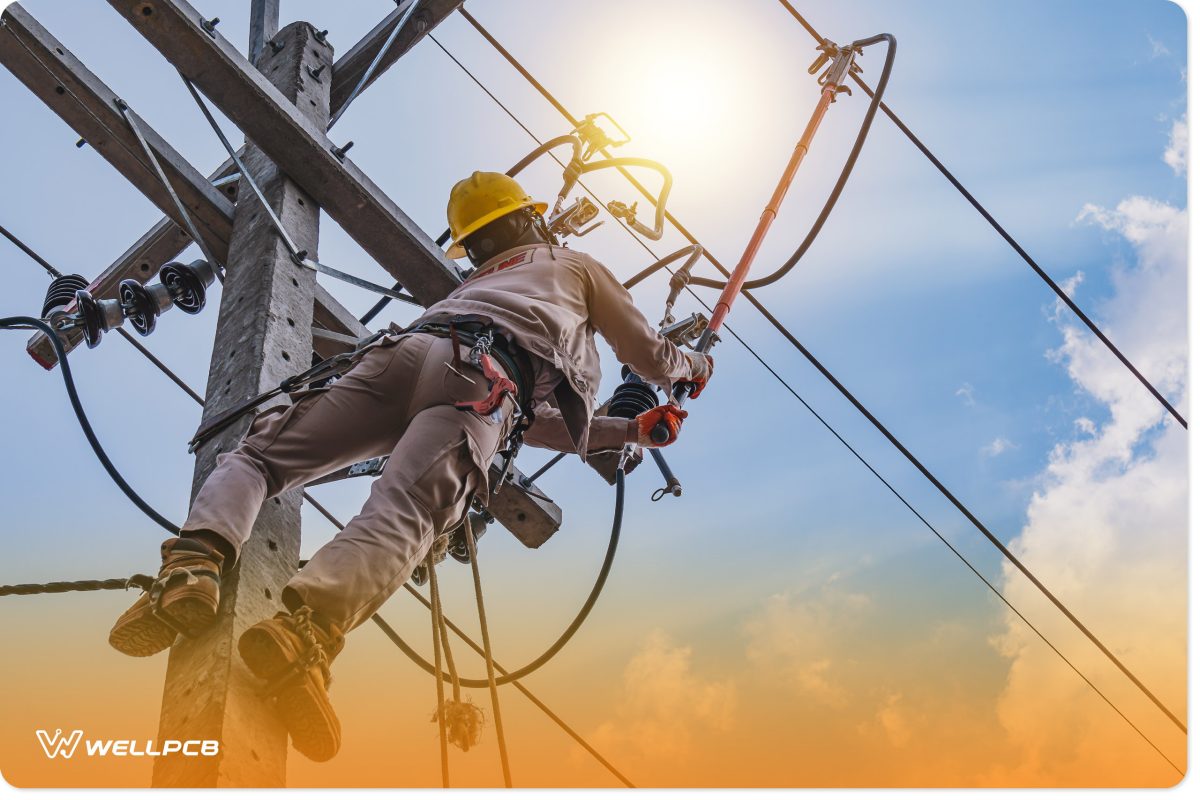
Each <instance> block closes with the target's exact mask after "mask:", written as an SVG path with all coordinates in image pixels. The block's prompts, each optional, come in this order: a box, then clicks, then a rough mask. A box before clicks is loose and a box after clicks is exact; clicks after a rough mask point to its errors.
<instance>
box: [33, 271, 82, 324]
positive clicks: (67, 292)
mask: <svg viewBox="0 0 1200 800" xmlns="http://www.w3.org/2000/svg"><path fill="white" fill-rule="evenodd" d="M87 287H88V279H87V278H85V277H83V276H82V275H61V276H59V277H57V278H55V279H54V280H52V281H51V282H50V288H49V289H47V290H46V302H45V303H43V304H42V319H47V318H49V316H50V312H52V311H54V310H55V309H59V310H61V309H63V308H66V307H67V306H68V305H70V303H71V301H72V300H74V299H75V292H77V291H79V290H80V289H86V288H87Z"/></svg>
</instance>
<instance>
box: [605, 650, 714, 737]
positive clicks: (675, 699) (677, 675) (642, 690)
mask: <svg viewBox="0 0 1200 800" xmlns="http://www.w3.org/2000/svg"><path fill="white" fill-rule="evenodd" d="M735 705H736V692H735V690H734V685H733V681H732V680H729V679H725V680H708V679H704V678H701V677H699V676H697V675H696V674H695V672H694V671H693V668H692V648H690V647H687V646H681V645H676V644H674V643H673V642H672V641H671V640H670V639H669V638H668V637H667V635H666V634H665V633H663V632H662V631H657V630H656V631H653V632H651V633H650V634H649V636H647V637H646V639H645V641H643V643H642V647H641V649H640V650H638V652H637V653H636V654H635V655H634V656H633V658H632V659H630V661H629V664H628V665H626V667H625V674H624V682H623V684H622V699H621V701H620V703H619V704H618V706H617V707H616V709H615V714H614V718H613V719H612V720H609V721H608V722H605V723H604V724H602V725H601V726H600V727H599V728H598V729H597V730H596V732H595V734H594V736H593V738H594V740H595V742H596V745H597V747H599V748H600V749H601V750H604V751H614V750H621V751H625V752H629V753H635V754H637V755H639V756H644V757H650V758H667V759H672V760H679V759H683V758H684V757H685V756H686V755H687V754H688V752H689V751H690V750H691V747H692V743H693V739H692V736H693V733H694V732H695V730H696V728H697V727H705V728H708V729H709V730H724V729H725V728H727V727H728V726H729V724H730V722H731V719H732V715H733V709H734V707H735Z"/></svg>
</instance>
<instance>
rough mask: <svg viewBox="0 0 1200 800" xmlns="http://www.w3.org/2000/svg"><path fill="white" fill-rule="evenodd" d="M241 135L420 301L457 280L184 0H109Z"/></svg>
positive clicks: (395, 209)
mask: <svg viewBox="0 0 1200 800" xmlns="http://www.w3.org/2000/svg"><path fill="white" fill-rule="evenodd" d="M109 4H110V5H112V6H113V7H114V8H115V9H117V11H119V12H120V13H121V15H122V16H124V17H125V18H126V19H127V20H128V21H129V23H130V24H131V25H132V26H133V27H134V28H135V29H136V30H137V31H138V32H139V33H141V34H142V35H143V36H144V37H145V38H146V39H147V41H149V42H150V43H151V44H152V45H154V47H155V48H157V49H158V50H159V52H161V53H162V54H163V55H164V56H165V57H166V58H167V59H168V60H169V61H171V63H172V64H174V66H175V67H176V68H178V69H179V71H180V72H182V73H183V74H184V75H185V76H186V77H188V78H189V79H190V80H192V82H193V83H195V84H196V86H197V87H199V88H200V89H201V90H202V91H203V92H204V93H205V94H206V95H208V97H209V98H210V99H211V100H212V101H213V102H214V103H216V104H217V105H218V106H219V107H220V108H221V110H222V111H223V112H224V113H225V115H226V116H227V117H229V118H230V119H231V120H232V121H233V122H234V124H236V125H238V126H239V127H240V128H241V129H242V131H243V132H244V133H245V134H246V136H247V138H249V139H250V140H252V141H253V142H254V143H255V144H256V145H258V146H259V147H261V148H262V150H263V152H264V153H266V154H267V155H268V156H269V157H270V158H271V160H273V161H274V162H275V163H276V164H278V165H279V167H280V168H281V169H282V170H283V171H284V172H285V173H287V175H288V176H289V177H290V178H292V179H293V180H295V181H296V182H297V183H298V184H299V185H300V186H302V187H303V188H304V190H305V191H306V192H308V193H309V194H310V195H312V197H313V199H314V200H315V201H316V202H317V203H318V204H319V205H320V206H321V208H322V209H323V210H325V211H326V212H327V213H328V214H329V216H330V217H331V218H332V219H333V220H334V221H335V222H337V223H338V224H339V225H340V226H341V227H342V229H343V230H345V231H346V233H347V234H349V236H350V237H351V238H352V239H354V240H355V241H356V242H357V243H358V244H359V246H360V247H362V248H363V249H364V250H365V251H366V252H367V253H368V254H369V255H370V256H371V257H372V258H374V259H375V260H376V261H377V262H379V264H380V265H382V266H383V267H384V269H386V270H387V271H388V272H389V273H390V274H391V275H392V276H393V277H394V278H396V280H398V281H399V282H400V283H402V284H403V285H404V287H405V288H406V289H407V290H408V291H409V292H410V293H411V294H412V295H413V296H414V297H416V299H417V300H418V301H420V302H421V304H422V305H426V306H428V305H431V304H432V303H435V302H437V301H438V300H440V299H441V298H443V297H445V296H446V295H447V294H448V293H449V292H450V291H451V290H452V289H453V288H454V287H455V286H457V285H458V283H459V278H458V276H457V273H456V271H455V269H454V267H453V265H452V264H451V263H450V262H449V261H448V260H447V259H446V257H445V255H444V254H443V253H442V251H441V249H440V248H438V247H437V246H436V245H435V244H434V242H433V240H432V239H430V238H429V236H428V235H426V234H425V232H424V231H422V230H421V229H420V227H419V226H417V225H416V223H414V222H413V221H412V220H411V219H409V217H408V216H407V215H406V214H405V213H404V212H403V211H401V210H400V208H399V206H397V205H396V204H395V202H393V201H392V199H391V198H390V197H388V196H387V195H386V194H385V193H384V192H383V190H381V189H380V188H379V187H378V186H376V185H375V184H374V182H372V181H371V179H370V178H368V177H367V176H366V175H365V174H364V173H363V172H362V170H360V169H359V168H358V167H357V166H356V165H355V164H354V162H353V161H351V160H350V159H349V158H347V157H343V158H340V159H339V158H338V157H337V156H336V155H334V153H333V150H334V149H335V145H334V143H333V142H332V141H331V140H330V139H329V138H328V137H327V136H326V135H325V132H324V130H323V128H322V126H320V125H316V124H314V123H313V121H311V120H309V119H307V118H306V117H305V116H304V115H303V114H302V113H300V112H299V111H298V110H297V109H296V108H295V107H294V106H292V105H291V104H290V103H288V102H287V101H286V100H285V99H284V97H283V95H282V94H281V93H280V92H279V90H278V89H276V88H275V87H274V86H272V85H271V83H270V82H269V81H268V80H267V79H266V78H265V77H263V75H262V74H260V73H259V72H258V71H257V70H256V69H254V68H253V67H252V66H251V65H250V62H248V61H247V60H246V58H245V57H244V56H243V55H242V54H241V53H240V52H239V51H238V50H237V48H236V47H234V45H233V44H232V43H230V42H229V41H228V40H226V39H225V38H224V37H222V36H221V35H220V34H219V33H216V34H215V35H210V34H209V33H208V32H206V31H205V30H204V29H203V28H202V27H201V22H202V21H203V19H202V15H201V14H200V13H199V12H197V11H196V10H195V9H194V8H192V7H191V6H190V5H188V4H187V3H185V2H182V0H151V1H149V2H144V1H141V0H109Z"/></svg>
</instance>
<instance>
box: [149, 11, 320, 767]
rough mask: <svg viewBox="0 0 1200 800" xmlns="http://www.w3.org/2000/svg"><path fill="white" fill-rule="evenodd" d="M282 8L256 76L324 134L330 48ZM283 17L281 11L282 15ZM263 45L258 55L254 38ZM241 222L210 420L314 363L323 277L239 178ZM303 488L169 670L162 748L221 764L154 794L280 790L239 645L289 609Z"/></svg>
mask: <svg viewBox="0 0 1200 800" xmlns="http://www.w3.org/2000/svg"><path fill="white" fill-rule="evenodd" d="M274 5H275V2H274V1H273V0H266V2H261V1H260V2H259V3H257V4H256V6H262V7H261V8H257V7H256V9H255V10H256V12H257V14H256V16H258V14H261V16H260V17H258V18H259V19H261V20H263V21H264V22H265V25H264V27H260V28H259V29H258V30H259V31H261V32H260V33H258V34H257V36H259V37H261V38H259V40H258V41H259V42H266V41H268V40H270V41H271V42H273V44H268V45H267V46H261V45H260V47H259V48H257V49H258V51H259V52H258V54H257V60H256V61H255V62H254V64H255V66H256V67H258V69H259V70H260V71H261V72H262V74H263V75H264V76H266V77H267V79H268V80H270V82H271V83H272V84H274V86H275V87H276V88H277V89H279V91H280V92H281V93H282V94H283V95H284V96H285V97H286V98H287V99H288V100H289V101H291V102H292V103H293V104H294V105H295V106H296V108H297V109H298V110H299V111H300V112H301V113H302V114H303V115H304V116H305V117H307V118H308V119H309V120H310V121H311V122H312V123H313V124H314V125H316V126H319V129H320V130H324V128H325V124H326V122H327V121H328V119H329V87H330V73H331V65H332V63H333V51H332V48H331V47H330V46H329V45H328V44H327V43H326V42H325V41H323V39H324V37H322V36H319V35H318V34H317V33H316V31H315V29H314V28H313V27H312V26H311V25H309V24H308V23H305V22H295V23H292V24H291V25H288V26H287V27H286V28H284V29H283V30H282V31H280V32H279V33H278V34H277V35H275V36H274V37H273V38H272V37H271V36H270V35H269V34H270V30H269V25H270V17H271V6H274ZM274 13H275V15H276V16H275V18H276V19H277V18H278V17H277V13H278V12H277V7H276V8H275V12H274ZM252 49H256V48H254V47H253V41H252ZM244 160H245V164H246V168H247V170H248V171H249V172H250V173H251V174H252V175H253V176H254V178H255V180H256V181H257V183H258V185H259V186H260V187H261V188H262V190H263V192H264V194H265V195H266V198H267V200H268V202H269V203H270V204H271V206H272V207H273V208H274V210H275V212H276V214H278V215H279V217H280V219H281V220H282V221H283V225H284V228H285V229H286V230H287V231H288V233H289V234H290V235H291V237H292V239H293V240H294V241H295V243H296V246H297V247H299V248H300V249H302V250H306V251H308V254H309V257H311V258H316V256H317V239H318V222H319V208H318V207H317V204H316V203H315V202H313V200H312V198H311V197H310V196H309V195H308V194H306V193H305V192H304V191H303V190H301V189H300V188H299V187H298V186H297V185H296V184H295V183H294V182H293V181H292V180H291V179H290V178H288V177H287V176H286V175H285V174H283V173H282V172H281V171H280V169H279V168H278V167H277V166H276V165H275V163H274V162H272V161H271V160H270V159H269V158H268V157H267V156H266V155H264V154H263V152H262V151H261V150H259V149H258V148H257V147H255V146H254V145H249V144H248V145H247V148H246V154H245V159H244ZM238 198H239V201H238V204H237V207H236V209H235V211H234V216H233V231H232V235H231V238H230V246H229V259H228V264H227V274H226V278H225V284H224V287H223V289H222V291H221V304H220V305H221V307H220V314H219V318H218V321H217V331H216V337H215V340H214V345H213V352H212V361H211V364H210V367H209V376H208V391H207V394H206V398H207V399H206V404H205V408H204V419H205V420H208V419H209V418H211V417H212V416H215V415H216V414H218V413H220V412H221V411H222V410H223V409H225V408H228V407H229V406H231V405H233V404H234V403H236V402H238V401H240V400H242V399H243V398H246V397H249V396H252V395H254V394H257V393H259V392H261V391H263V390H265V389H268V388H270V387H273V386H277V385H278V384H279V382H280V381H281V380H283V379H284V378H286V377H287V376H289V375H292V374H294V373H296V372H297V371H299V370H302V369H305V368H306V367H307V366H308V362H309V359H310V354H311V353H312V319H313V300H314V295H315V292H316V275H315V273H314V272H313V271H311V270H309V269H307V268H305V267H302V266H299V265H297V264H295V263H294V262H293V261H292V260H291V258H290V256H289V253H288V252H287V250H286V248H285V247H284V244H283V242H282V241H281V240H280V238H279V236H278V234H277V233H276V232H275V230H274V229H273V228H272V226H271V223H270V221H269V220H268V217H267V214H266V213H264V210H263V209H262V207H261V206H260V205H259V203H258V200H257V199H256V198H255V196H254V192H253V191H252V190H251V189H250V188H249V186H248V185H247V184H246V181H245V178H244V177H243V178H242V185H241V186H240V188H239V191H238ZM249 425H250V420H249V419H245V420H243V421H241V422H240V423H239V424H235V425H233V426H231V427H230V428H228V429H227V430H225V431H223V432H222V433H221V434H219V435H218V436H217V437H215V438H214V439H213V440H212V441H210V442H208V443H207V444H205V445H204V446H203V447H201V448H200V449H199V450H198V451H197V454H196V470H195V476H194V479H193V483H192V496H193V498H194V497H195V494H196V492H197V491H198V490H199V488H200V486H201V484H202V483H203V482H204V480H205V478H207V477H208V474H209V473H210V472H211V471H212V469H213V467H214V466H215V464H216V459H217V456H218V455H219V454H221V453H225V452H228V451H230V450H231V449H233V448H234V447H235V446H236V445H237V443H238V441H239V440H240V438H241V437H242V435H243V434H244V433H245V432H246V429H247V428H248V427H249ZM300 503H301V490H300V489H295V490H292V491H290V492H287V493H285V494H283V495H281V496H280V497H277V498H275V499H274V500H271V501H268V502H267V503H266V504H264V506H263V509H262V512H261V513H260V514H259V517H258V521H257V522H256V523H255V526H254V531H253V533H252V535H251V537H250V540H249V541H248V542H246V544H245V546H244V547H243V548H242V552H241V557H240V560H239V563H238V566H237V567H236V568H235V569H234V570H233V571H232V572H230V573H228V574H227V575H226V576H225V577H224V578H223V580H222V586H221V607H220V611H219V612H218V616H217V621H216V624H215V625H214V626H213V627H212V628H211V629H209V630H208V631H206V632H205V633H203V634H202V635H201V636H199V637H197V638H195V639H181V640H180V641H179V642H178V643H177V644H176V645H175V646H174V647H173V648H172V649H171V654H170V658H169V660H168V662H167V675H166V682H165V686H164V689H163V702H162V714H161V717H160V720H159V739H160V740H162V739H216V740H219V741H220V743H221V755H220V757H218V758H195V757H191V758H189V757H183V756H180V755H173V756H169V757H167V756H164V757H161V758H159V759H157V760H156V761H155V764H154V774H153V779H152V780H153V785H154V786H156V787H185V786H187V787H238V786H254V787H258V786H264V787H266V786H283V785H284V783H285V776H286V766H287V747H288V743H287V732H286V731H285V730H284V728H283V726H282V725H281V724H280V723H279V722H278V720H277V719H276V717H275V714H274V713H272V711H271V709H270V708H269V707H268V706H267V704H266V701H264V700H263V698H261V697H260V696H259V695H258V693H257V689H258V683H257V681H255V680H254V678H253V676H252V675H251V674H250V672H249V671H248V670H247V669H246V667H245V665H244V664H243V663H242V662H241V659H240V658H239V657H238V655H237V639H238V637H239V636H240V635H241V634H242V632H243V631H244V630H245V629H246V628H248V627H250V626H251V625H253V624H255V623H256V622H259V621H260V620H263V619H266V618H268V617H271V616H272V615H274V614H275V613H276V612H277V611H279V610H281V608H282V607H281V606H280V603H279V590H280V589H281V588H282V587H283V585H284V584H285V583H286V582H287V580H288V578H289V577H290V576H291V575H292V574H293V573H295V571H296V563H297V561H298V559H299V557H300Z"/></svg>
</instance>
